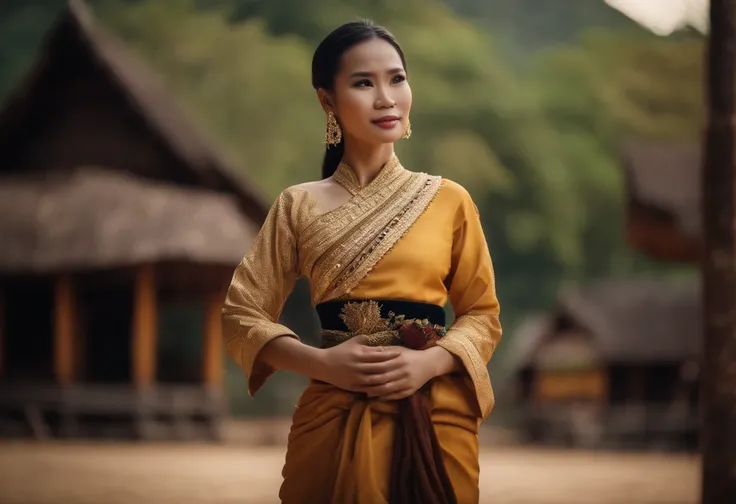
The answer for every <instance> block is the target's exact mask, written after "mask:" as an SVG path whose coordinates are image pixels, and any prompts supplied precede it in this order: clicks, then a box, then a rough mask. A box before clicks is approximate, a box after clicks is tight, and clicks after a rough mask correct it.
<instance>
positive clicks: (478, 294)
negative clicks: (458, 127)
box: [438, 190, 502, 418]
mask: <svg viewBox="0 0 736 504" xmlns="http://www.w3.org/2000/svg"><path fill="white" fill-rule="evenodd" d="M463 193H464V194H463V198H462V202H461V204H460V206H459V207H458V209H457V212H456V214H455V219H454V230H453V244H452V264H451V268H450V274H449V276H448V278H447V284H448V289H449V295H450V303H451V304H452V308H453V311H454V312H455V317H456V318H455V322H454V323H453V324H452V326H451V327H450V328H449V330H448V331H447V334H446V335H445V336H444V337H443V338H442V339H441V340H440V341H439V343H438V345H439V346H441V347H442V348H444V349H445V350H447V351H449V352H450V353H452V354H453V355H455V356H456V357H458V358H459V359H460V360H461V361H462V363H463V365H464V366H465V369H466V370H467V373H468V375H469V377H470V379H471V380H472V384H473V387H474V389H475V393H476V397H477V399H478V406H479V408H480V414H481V417H482V418H485V417H486V416H488V414H489V413H490V411H491V409H492V408H493V404H494V396H493V389H492V387H491V381H490V377H489V376H488V368H487V367H486V366H487V364H488V361H489V360H490V359H491V355H493V351H494V350H495V349H496V345H497V344H498V342H499V340H500V339H501V332H502V331H501V324H500V321H499V304H498V298H497V297H496V287H495V278H494V273H493V264H492V262H491V255H490V252H489V250H488V245H487V243H486V239H485V236H484V234H483V228H482V227H481V223H480V216H479V214H478V209H477V207H476V206H475V204H474V203H473V201H472V199H471V198H470V195H469V194H468V193H467V192H466V191H464V190H463Z"/></svg>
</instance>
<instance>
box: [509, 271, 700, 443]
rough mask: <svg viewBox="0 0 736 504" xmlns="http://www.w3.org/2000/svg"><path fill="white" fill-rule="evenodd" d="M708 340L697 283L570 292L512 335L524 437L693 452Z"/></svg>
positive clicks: (601, 285) (604, 285)
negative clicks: (703, 346) (703, 339)
mask: <svg viewBox="0 0 736 504" xmlns="http://www.w3.org/2000/svg"><path fill="white" fill-rule="evenodd" d="M700 334H701V328H700V309H699V294H698V289H697V288H695V286H694V285H693V284H692V283H690V282H685V283H677V284H670V283H662V282H658V281H649V280H609V281H603V282H598V283H595V284H590V285H585V286H577V287H570V288H566V289H562V290H561V291H560V293H559V295H558V298H557V301H556V303H555V306H554V308H553V309H552V310H551V311H550V312H549V313H546V314H544V315H541V316H537V317H533V318H530V319H529V320H528V321H527V322H526V323H525V324H522V325H521V327H520V328H519V330H518V331H517V332H516V333H515V334H514V335H513V337H512V342H511V346H512V348H511V354H510V361H511V362H512V363H513V369H514V382H515V396H516V401H517V404H518V406H519V411H520V412H521V415H520V419H519V425H521V426H522V431H523V433H524V434H525V435H526V437H527V438H528V439H529V440H531V441H536V442H549V443H563V444H568V445H573V446H585V447H605V446H608V447H622V446H624V447H625V446H631V447H650V446H657V447H672V448H692V447H693V446H694V439H695V432H696V427H697V396H698V387H697V376H698V362H699V361H698V355H699V348H700V346H699V345H700Z"/></svg>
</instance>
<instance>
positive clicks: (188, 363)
mask: <svg viewBox="0 0 736 504" xmlns="http://www.w3.org/2000/svg"><path fill="white" fill-rule="evenodd" d="M267 211H268V205H267V204H266V202H265V201H264V198H263V197H262V196H261V195H260V194H259V192H258V191H257V190H256V189H255V188H254V187H253V185H252V184H250V183H249V182H248V181H247V180H246V179H245V178H244V177H243V176H242V175H240V174H238V173H237V172H236V170H235V169H233V167H232V166H230V164H229V163H228V162H227V161H226V160H225V159H224V158H223V156H221V155H220V154H218V153H217V152H216V150H215V149H214V148H212V147H211V146H210V144H209V143H208V142H207V141H205V140H204V139H203V137H202V136H201V135H200V134H198V133H197V132H196V131H195V129H194V127H193V126H192V125H191V123H190V122H189V121H188V120H187V118H186V117H185V116H184V115H183V114H182V112H181V111H180V110H179V109H178V108H177V107H176V106H175V104H174V103H172V100H171V97H170V93H169V92H168V91H167V90H166V88H165V87H164V86H163V85H162V84H161V82H160V81H159V80H158V79H157V78H156V77H155V76H154V75H153V74H152V73H151V72H150V71H149V70H147V69H146V68H145V67H144V66H143V65H142V64H140V63H139V62H138V61H137V60H136V59H135V58H133V57H132V56H131V55H130V54H128V53H127V51H126V50H125V49H124V48H123V47H122V45H121V44H120V43H119V42H118V41H116V40H115V39H114V38H113V37H112V36H110V35H109V34H107V33H106V32H105V31H104V30H103V29H102V28H101V27H100V26H99V25H98V24H96V23H95V22H94V20H93V19H92V17H91V15H90V13H89V12H88V11H87V9H86V8H85V6H84V5H83V3H82V2H81V1H80V0H70V1H69V2H68V6H67V8H66V9H65V10H64V12H63V13H62V14H61V16H60V17H59V19H58V21H57V22H56V23H55V24H54V26H53V27H52V28H51V30H50V32H49V34H48V36H47V38H46V41H45V43H44V45H43V47H42V49H41V50H40V54H39V56H38V59H37V61H36V62H35V64H34V65H33V66H32V68H31V70H30V72H29V74H28V76H27V78H26V79H25V80H24V81H23V82H22V83H21V84H20V86H19V87H18V89H17V90H16V91H15V93H14V94H13V95H12V96H11V97H10V99H9V100H8V102H7V104H6V105H5V108H4V109H3V110H2V112H0V236H2V246H1V247H0V412H2V414H0V435H3V434H4V433H5V432H6V430H8V429H9V427H8V425H9V424H8V422H9V421H11V420H12V418H25V417H24V415H26V417H27V412H28V411H32V412H34V415H33V418H32V421H31V422H29V424H30V426H31V430H32V431H33V433H34V434H35V435H36V436H44V435H48V433H49V432H55V433H60V434H61V435H65V434H66V435H83V436H86V435H88V434H90V433H91V432H92V430H93V429H95V428H98V427H99V425H98V423H95V422H96V421H95V420H93V421H92V423H89V424H86V425H85V424H84V422H85V421H86V420H85V419H89V418H93V419H94V418H97V419H99V418H100V417H101V418H103V419H108V420H110V419H115V418H120V417H123V418H127V419H129V420H130V421H129V423H127V424H126V426H127V427H126V428H128V429H129V430H132V432H133V434H134V435H136V436H138V437H144V438H149V437H158V436H159V434H161V432H168V433H169V434H171V433H172V432H173V433H181V432H188V433H193V432H195V426H198V425H201V424H202V422H201V419H204V420H206V422H205V424H206V429H208V433H207V434H206V435H215V436H216V435H217V432H218V428H217V427H218V425H219V419H221V418H222V415H223V413H224V411H225V399H224V395H223V374H224V369H223V351H222V336H221V334H220V333H221V331H220V317H221V309H222V302H223V300H224V296H225V289H226V288H227V285H228V283H229V281H230V279H231V277H232V271H233V269H234V267H235V265H236V264H237V263H238V261H239V260H240V259H241V258H242V256H243V254H244V252H245V250H246V249H247V247H248V245H249V243H250V242H251V241H252V239H253V237H254V236H255V233H256V232H257V230H258V228H259V226H260V224H261V222H262V221H263V219H264V218H265V216H266V212H267ZM7 412H10V413H11V415H10V420H9V419H8V418H6V417H5V413H7ZM29 418H30V417H29ZM161 419H164V420H163V424H165V425H167V426H168V427H169V428H168V429H167V428H162V425H160V424H161V423H162V420H161ZM47 420H48V423H46V421H47ZM11 423H12V422H11ZM54 426H56V427H54ZM182 426H189V427H188V428H182ZM105 429H107V427H105ZM13 432H15V431H13ZM19 432H24V431H23V428H21V429H20V431H19ZM105 432H107V431H105ZM175 435H178V434H175ZM186 435H188V436H189V435H190V434H186ZM191 435H193V436H197V434H191Z"/></svg>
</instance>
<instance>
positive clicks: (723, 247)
mask: <svg viewBox="0 0 736 504" xmlns="http://www.w3.org/2000/svg"><path fill="white" fill-rule="evenodd" d="M734 16H736V0H711V1H710V35H709V38H708V49H707V54H706V58H707V65H708V70H707V93H706V96H707V110H708V126H707V130H706V138H705V149H704V160H703V170H702V179H701V180H702V194H701V205H702V219H703V220H702V224H703V238H704V253H703V260H702V264H701V267H702V270H701V272H702V282H703V310H704V313H703V336H704V338H703V340H704V341H703V360H704V362H703V366H702V367H701V401H702V424H701V429H700V436H701V452H702V465H701V467H702V485H701V488H702V490H701V492H702V493H701V502H702V503H703V504H721V503H726V502H736V249H735V248H734V201H735V198H734V191H735V190H736V188H735V187H734V184H735V183H736V177H735V176H734V169H736V165H735V163H734V123H733V121H734V88H735V82H734V70H735V68H734V64H735V60H736V47H735V45H736V34H735V33H734Z"/></svg>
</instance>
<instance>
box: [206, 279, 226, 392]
mask: <svg viewBox="0 0 736 504" xmlns="http://www.w3.org/2000/svg"><path fill="white" fill-rule="evenodd" d="M224 301H225V293H224V292H222V291H220V290H219V289H212V290H211V291H210V292H209V293H208V295H207V299H206V302H205V316H204V335H203V336H204V341H203V344H202V375H203V376H202V379H203V381H204V384H205V385H206V386H207V387H208V388H213V389H219V388H221V387H222V380H223V371H224V370H223V366H224V363H223V343H222V323H221V319H222V305H223V303H224Z"/></svg>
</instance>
